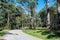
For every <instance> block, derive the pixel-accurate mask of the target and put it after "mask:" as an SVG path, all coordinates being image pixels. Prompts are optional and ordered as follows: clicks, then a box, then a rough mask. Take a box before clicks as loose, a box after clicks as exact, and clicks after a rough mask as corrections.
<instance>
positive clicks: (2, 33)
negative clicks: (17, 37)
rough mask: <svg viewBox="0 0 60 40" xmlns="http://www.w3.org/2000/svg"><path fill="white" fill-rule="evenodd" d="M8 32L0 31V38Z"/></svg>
mask: <svg viewBox="0 0 60 40" xmlns="http://www.w3.org/2000/svg"><path fill="white" fill-rule="evenodd" d="M7 31H8V30H2V31H0V36H3V35H4V34H5V32H7Z"/></svg>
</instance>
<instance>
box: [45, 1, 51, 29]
mask: <svg viewBox="0 0 60 40" xmlns="http://www.w3.org/2000/svg"><path fill="white" fill-rule="evenodd" d="M46 9H47V28H50V22H51V21H50V19H51V18H50V13H49V0H46Z"/></svg>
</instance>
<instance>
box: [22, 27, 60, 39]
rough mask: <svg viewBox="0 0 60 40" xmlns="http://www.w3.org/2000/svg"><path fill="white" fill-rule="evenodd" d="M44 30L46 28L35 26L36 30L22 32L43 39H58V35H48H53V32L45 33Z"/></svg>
mask: <svg viewBox="0 0 60 40" xmlns="http://www.w3.org/2000/svg"><path fill="white" fill-rule="evenodd" d="M45 30H46V28H41V27H37V29H36V30H23V32H25V33H27V34H30V35H32V36H35V37H38V38H41V39H43V40H60V39H59V37H58V38H57V37H55V36H50V35H54V33H53V32H51V33H50V32H47V33H45V32H44V31H45Z"/></svg>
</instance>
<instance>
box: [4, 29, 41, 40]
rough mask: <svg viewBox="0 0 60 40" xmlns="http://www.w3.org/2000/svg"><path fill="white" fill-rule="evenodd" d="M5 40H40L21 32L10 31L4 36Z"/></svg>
mask: <svg viewBox="0 0 60 40" xmlns="http://www.w3.org/2000/svg"><path fill="white" fill-rule="evenodd" d="M4 39H5V40H42V39H39V38H36V37H33V36H31V35H28V34H25V33H23V32H22V30H10V31H8V33H6V35H5V36H4Z"/></svg>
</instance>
